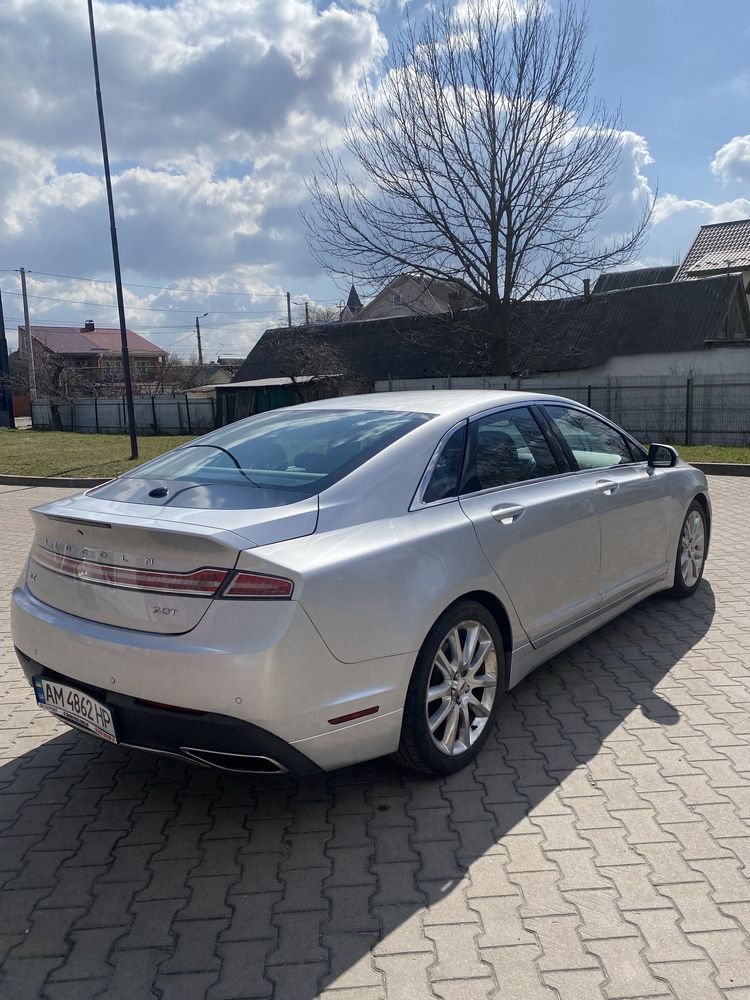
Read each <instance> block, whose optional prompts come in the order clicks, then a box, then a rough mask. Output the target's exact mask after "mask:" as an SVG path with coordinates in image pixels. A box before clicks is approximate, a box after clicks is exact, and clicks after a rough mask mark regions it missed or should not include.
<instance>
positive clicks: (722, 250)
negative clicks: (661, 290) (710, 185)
mask: <svg viewBox="0 0 750 1000" xmlns="http://www.w3.org/2000/svg"><path fill="white" fill-rule="evenodd" d="M727 261H729V265H727ZM727 266H729V267H730V268H734V269H737V268H739V267H741V268H743V269H748V270H750V219H742V220H740V221H739V222H718V223H716V224H714V225H710V226H701V228H700V229H699V230H698V235H697V236H696V237H695V239H694V240H693V245H692V246H691V247H690V249H689V250H688V252H687V253H686V254H685V259H684V260H683V262H682V264H680V268H679V270H678V272H677V274H676V275H675V278H674V280H675V281H684V280H685V279H687V278H690V277H694V276H697V277H700V276H701V272H706V271H726V269H727Z"/></svg>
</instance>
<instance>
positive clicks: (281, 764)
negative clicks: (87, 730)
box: [16, 649, 321, 775]
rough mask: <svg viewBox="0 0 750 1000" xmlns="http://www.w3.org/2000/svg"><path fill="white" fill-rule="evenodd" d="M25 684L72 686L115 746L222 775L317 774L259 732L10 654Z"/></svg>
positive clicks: (276, 740) (290, 749)
mask: <svg viewBox="0 0 750 1000" xmlns="http://www.w3.org/2000/svg"><path fill="white" fill-rule="evenodd" d="M16 653H17V655H18V659H19V660H20V662H21V666H22V668H23V672H24V674H25V675H26V679H27V680H28V681H29V683H30V684H31V683H32V679H33V678H34V677H40V676H41V677H46V678H48V679H49V680H52V681H58V682H60V683H62V684H69V685H73V686H74V687H76V688H78V689H79V690H82V691H85V692H86V693H87V694H89V695H91V697H92V698H96V699H97V701H100V702H103V703H104V704H105V705H106V706H107V708H109V710H110V712H111V713H112V717H113V719H114V724H115V731H116V732H117V739H118V742H119V743H121V744H125V745H126V746H129V747H135V748H136V749H138V750H148V751H151V752H155V753H165V754H174V755H176V756H178V757H185V758H187V759H188V760H191V761H193V762H195V761H198V762H200V763H203V764H210V766H212V767H218V768H220V769H221V770H225V771H240V772H243V773H246V774H279V773H282V772H284V771H291V772H293V773H294V774H299V775H309V774H317V773H319V772H320V771H321V768H320V767H318V765H317V764H315V763H314V762H313V761H311V760H310V758H309V757H306V756H305V755H304V754H302V753H300V752H299V750H295V749H294V747H292V746H290V745H289V744H288V743H285V742H284V740H282V739H279V737H278V736H274V735H273V733H269V732H268V731H267V730H265V729H261V728H259V727H258V726H254V725H252V723H249V722H244V721H243V720H241V719H233V718H231V717H229V716H227V715H217V714H215V713H213V712H193V711H190V712H185V711H180V710H179V709H174V710H173V709H170V708H168V707H167V706H155V705H149V704H145V703H144V702H143V701H142V700H140V699H138V698H132V697H130V696H129V695H124V694H120V693H119V692H117V691H107V690H106V689H105V688H100V687H96V686H95V685H93V684H85V683H82V682H81V681H79V680H77V679H75V678H73V677H68V676H66V675H65V674H60V673H58V672H57V671H55V670H50V669H49V668H48V667H44V666H42V664H41V663H37V662H36V661H34V660H32V659H30V658H29V657H28V656H24V654H23V653H22V652H21V651H20V650H18V649H17V650H16Z"/></svg>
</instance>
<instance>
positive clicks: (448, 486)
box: [422, 424, 466, 503]
mask: <svg viewBox="0 0 750 1000" xmlns="http://www.w3.org/2000/svg"><path fill="white" fill-rule="evenodd" d="M465 437H466V424H462V425H461V427H459V428H457V429H456V430H455V431H454V432H453V433H452V434H451V436H450V437H449V438H448V440H447V441H446V442H445V444H444V445H443V450H442V451H441V452H440V455H439V456H438V460H437V462H436V463H435V468H434V469H433V470H432V475H431V477H430V481H429V483H428V484H427V487H426V489H425V491H424V493H423V494H422V502H423V503H434V501H435V500H447V499H448V498H449V497H454V496H456V495H457V493H458V480H459V478H460V476H461V464H462V461H463V457H464V439H465Z"/></svg>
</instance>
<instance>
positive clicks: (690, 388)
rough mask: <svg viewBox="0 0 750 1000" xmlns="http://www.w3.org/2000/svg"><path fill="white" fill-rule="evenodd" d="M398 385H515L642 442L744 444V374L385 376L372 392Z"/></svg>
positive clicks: (747, 423) (747, 438)
mask: <svg viewBox="0 0 750 1000" xmlns="http://www.w3.org/2000/svg"><path fill="white" fill-rule="evenodd" d="M400 389H515V390H521V391H526V392H548V393H551V394H553V395H556V396H566V397H567V398H569V399H575V400H577V401H578V402H580V403H586V404H587V405H588V406H591V407H592V408H593V409H595V410H598V411H599V412H600V413H603V414H604V415H605V416H607V417H609V419H610V420H614V421H615V422H616V423H618V424H620V425H621V426H622V427H624V428H625V429H626V430H628V431H630V433H631V434H633V435H635V437H637V438H639V439H640V440H641V441H644V442H651V441H661V442H663V443H665V444H715V445H750V377H749V376H748V375H700V376H699V375H696V376H695V377H692V378H690V377H685V376H684V375H681V376H678V375H658V376H653V377H643V376H641V377H636V376H631V377H628V376H619V377H598V378H589V379H586V378H585V377H583V378H568V379H564V378H561V377H557V376H554V377H552V378H548V379H544V378H533V379H516V378H514V379H508V378H501V377H497V376H493V377H487V378H452V377H448V376H447V377H445V378H428V379H388V380H384V381H381V382H376V383H375V391H376V392H388V391H397V390H400Z"/></svg>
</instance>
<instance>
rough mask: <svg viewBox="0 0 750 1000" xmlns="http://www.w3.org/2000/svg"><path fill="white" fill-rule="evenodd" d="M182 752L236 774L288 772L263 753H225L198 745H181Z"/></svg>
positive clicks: (211, 765)
mask: <svg viewBox="0 0 750 1000" xmlns="http://www.w3.org/2000/svg"><path fill="white" fill-rule="evenodd" d="M180 752H181V753H183V754H185V756H186V757H188V758H189V759H190V760H194V761H197V762H198V763H199V764H204V765H207V766H208V767H213V768H215V769H216V770H218V771H232V772H234V773H235V774H286V773H287V768H285V767H284V766H283V764H279V762H278V761H277V760H274V759H273V758H272V757H264V756H263V755H261V754H246V753H225V752H224V751H223V750H202V749H200V748H198V747H180Z"/></svg>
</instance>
